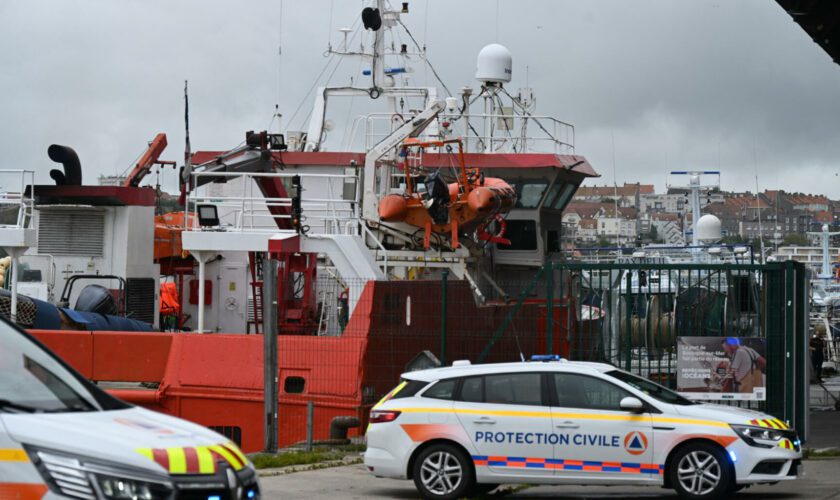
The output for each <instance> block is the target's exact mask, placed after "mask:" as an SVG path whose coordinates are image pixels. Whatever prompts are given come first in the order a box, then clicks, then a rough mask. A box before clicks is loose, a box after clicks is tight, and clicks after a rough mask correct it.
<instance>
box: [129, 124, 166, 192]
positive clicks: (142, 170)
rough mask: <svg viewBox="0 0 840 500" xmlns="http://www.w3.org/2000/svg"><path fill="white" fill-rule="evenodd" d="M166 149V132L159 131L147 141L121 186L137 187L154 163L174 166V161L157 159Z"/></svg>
mask: <svg viewBox="0 0 840 500" xmlns="http://www.w3.org/2000/svg"><path fill="white" fill-rule="evenodd" d="M164 149H166V134H164V133H159V134H157V135H156V136H155V138H154V139H152V142H150V143H149V147H148V148H147V149H146V151H145V152H144V153H143V155H142V156H141V157H140V159H139V160H138V161H137V164H136V165H134V168H133V169H132V170H131V173H130V174H128V177H126V178H125V180H124V181H123V184H122V185H123V187H138V186H139V185H140V182H141V181H142V180H143V178H144V177H146V175H147V174H148V173H149V172H151V170H152V167H153V166H155V165H171V166H172V167H175V162H174V161H165V160H158V158H160V155H161V153H163V150H164Z"/></svg>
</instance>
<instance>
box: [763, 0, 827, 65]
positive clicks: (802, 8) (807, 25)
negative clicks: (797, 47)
mask: <svg viewBox="0 0 840 500" xmlns="http://www.w3.org/2000/svg"><path fill="white" fill-rule="evenodd" d="M776 2H778V4H779V5H781V6H782V8H783V9H785V11H786V12H787V13H788V14H789V15H790V17H792V18H793V20H794V21H795V22H796V24H798V25H799V26H801V27H802V29H803V30H805V32H806V33H808V36H810V37H811V40H813V41H814V43H816V44H817V45H819V46H820V47H822V49H823V50H824V51H825V52H826V53H827V54H828V55H829V56H831V59H833V60H834V62H835V63H837V64H840V1H838V0H776Z"/></svg>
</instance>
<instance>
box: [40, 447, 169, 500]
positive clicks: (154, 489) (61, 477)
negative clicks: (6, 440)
mask: <svg viewBox="0 0 840 500" xmlns="http://www.w3.org/2000/svg"><path fill="white" fill-rule="evenodd" d="M27 452H28V453H29V456H30V457H31V458H32V462H33V463H34V464H35V467H37V469H38V472H40V473H41V476H42V477H43V478H44V481H45V482H46V483H47V485H49V487H50V489H51V490H52V491H53V492H54V493H58V494H60V495H64V496H66V497H69V498H77V499H81V500H99V499H104V500H155V499H159V498H168V497H169V496H170V495H171V494H172V493H173V491H174V487H173V485H172V482H171V481H169V480H168V479H167V478H166V477H159V476H157V477H156V476H154V475H152V474H150V473H148V472H146V471H138V470H133V469H127V468H124V467H121V466H119V465H114V464H107V463H104V462H99V461H96V460H89V459H87V458H83V457H75V456H72V455H68V454H65V453H61V452H56V451H52V450H42V449H38V448H33V447H27Z"/></svg>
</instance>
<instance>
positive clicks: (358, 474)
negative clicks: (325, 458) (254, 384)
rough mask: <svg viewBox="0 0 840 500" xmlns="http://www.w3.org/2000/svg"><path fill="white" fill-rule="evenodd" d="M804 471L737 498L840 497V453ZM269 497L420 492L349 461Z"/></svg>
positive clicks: (279, 485) (561, 497) (638, 494)
mask: <svg viewBox="0 0 840 500" xmlns="http://www.w3.org/2000/svg"><path fill="white" fill-rule="evenodd" d="M804 465H805V476H804V477H802V478H800V479H798V480H796V481H787V482H783V483H779V484H777V485H773V486H755V487H752V488H748V489H746V490H744V491H742V492H740V493H739V494H738V495H736V496H735V497H733V498H736V499H745V500H746V499H754V500H758V499H769V500H783V499H788V498H801V499H806V498H807V499H815V500H829V499H835V500H840V459H824V460H808V461H806V462H804ZM261 482H262V487H263V491H264V493H265V498H270V499H275V498H305V499H306V500H321V499H324V500H326V499H336V498H342V499H368V498H393V499H406V500H409V499H410V500H414V499H417V498H419V497H418V496H417V492H416V491H415V489H414V483H412V482H411V481H396V480H390V479H377V478H374V477H373V476H371V475H370V474H368V473H367V471H366V470H365V468H364V467H363V466H362V465H349V466H344V467H334V468H329V469H320V470H313V471H306V472H295V473H291V474H286V475H282V476H276V477H264V478H262V480H261ZM490 498H505V499H520V498H521V499H528V498H532V499H533V498H543V499H545V498H553V499H557V500H565V499H576V500H580V499H610V498H615V499H622V500H637V499H662V500H666V499H667V500H672V499H676V498H677V496H676V495H675V494H673V492H672V491H671V490H665V489H662V488H656V487H627V486H620V487H618V486H614V487H603V486H602V487H598V486H571V487H570V486H539V487H530V488H526V489H523V490H521V491H517V492H515V493H511V494H505V495H499V494H493V495H491V496H490Z"/></svg>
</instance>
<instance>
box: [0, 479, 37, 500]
mask: <svg viewBox="0 0 840 500" xmlns="http://www.w3.org/2000/svg"><path fill="white" fill-rule="evenodd" d="M47 489H48V488H47V486H46V485H44V484H33V483H0V498H2V499H3V500H7V499H8V500H41V498H43V497H44V495H46V494H47Z"/></svg>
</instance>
